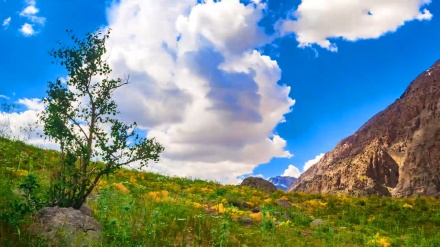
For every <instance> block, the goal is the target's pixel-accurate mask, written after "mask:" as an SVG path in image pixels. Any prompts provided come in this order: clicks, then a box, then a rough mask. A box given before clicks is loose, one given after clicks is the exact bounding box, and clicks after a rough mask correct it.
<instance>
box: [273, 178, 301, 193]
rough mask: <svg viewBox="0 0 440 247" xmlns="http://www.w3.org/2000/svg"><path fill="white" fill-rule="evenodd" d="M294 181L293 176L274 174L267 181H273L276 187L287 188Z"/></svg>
mask: <svg viewBox="0 0 440 247" xmlns="http://www.w3.org/2000/svg"><path fill="white" fill-rule="evenodd" d="M295 181H296V178H295V177H290V176H276V177H271V178H269V182H271V183H273V184H274V185H275V187H277V189H281V190H287V189H289V188H290V186H292V184H293V183H294V182H295Z"/></svg>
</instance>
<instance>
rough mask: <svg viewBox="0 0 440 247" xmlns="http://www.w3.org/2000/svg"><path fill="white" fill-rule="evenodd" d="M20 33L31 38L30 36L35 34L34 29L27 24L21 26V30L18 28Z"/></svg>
mask: <svg viewBox="0 0 440 247" xmlns="http://www.w3.org/2000/svg"><path fill="white" fill-rule="evenodd" d="M20 32H21V33H22V34H23V35H24V36H32V35H34V34H35V30H34V27H33V26H32V25H31V24H29V23H25V24H23V26H21V28H20Z"/></svg>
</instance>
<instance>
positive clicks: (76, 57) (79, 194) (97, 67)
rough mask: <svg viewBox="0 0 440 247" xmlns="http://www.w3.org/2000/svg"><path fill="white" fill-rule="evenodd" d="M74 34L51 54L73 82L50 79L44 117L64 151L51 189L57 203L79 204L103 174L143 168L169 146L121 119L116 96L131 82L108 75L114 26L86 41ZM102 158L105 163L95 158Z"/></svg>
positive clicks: (48, 133)
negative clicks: (108, 46) (130, 166)
mask: <svg viewBox="0 0 440 247" xmlns="http://www.w3.org/2000/svg"><path fill="white" fill-rule="evenodd" d="M68 34H69V35H70V36H71V39H72V41H73V44H74V46H73V47H68V46H63V47H62V48H60V49H56V50H52V51H51V52H50V55H51V56H52V57H53V58H54V59H55V60H57V61H58V62H59V63H60V64H61V65H62V66H64V67H65V68H66V70H67V72H68V80H67V81H65V83H64V82H62V81H61V80H60V79H57V80H56V81H55V82H49V83H48V90H47V97H46V98H44V100H43V101H44V103H45V105H46V109H45V111H44V112H43V113H42V114H41V115H40V120H41V122H42V123H43V124H44V134H45V135H46V136H47V137H49V138H50V139H52V140H54V141H55V142H57V143H58V144H59V145H60V149H61V161H60V168H59V170H58V171H57V172H56V173H55V174H54V176H53V180H52V185H51V189H50V193H49V194H50V196H51V204H52V205H58V206H61V207H74V208H79V207H81V205H82V204H83V203H84V202H85V200H86V198H87V197H88V196H89V195H90V193H91V192H92V191H93V189H94V188H95V186H96V185H97V184H98V183H99V181H100V180H101V178H102V176H104V175H108V174H111V173H113V172H115V171H116V170H117V169H120V168H121V167H122V166H124V165H126V164H129V163H132V162H135V161H137V162H139V164H140V167H142V166H145V165H146V164H147V163H148V161H149V160H153V161H158V159H159V154H160V153H161V152H162V151H163V147H162V146H161V145H160V144H159V143H157V142H156V141H155V140H154V139H146V138H141V137H140V136H139V135H138V134H137V133H136V128H137V125H136V123H131V124H125V123H123V122H121V121H119V120H118V119H117V118H115V116H116V115H117V114H118V113H119V112H118V111H117V105H116V102H115V101H114V100H113V99H112V94H113V92H114V91H115V90H116V89H118V88H120V87H122V86H124V85H127V84H128V83H129V81H128V78H126V79H121V78H117V79H111V78H109V77H108V75H109V74H110V73H111V71H112V70H111V69H110V67H109V65H108V63H107V62H106V60H105V58H103V56H104V55H106V52H107V50H106V46H105V42H106V40H107V39H108V38H109V35H110V30H108V31H107V32H105V33H102V32H101V31H99V30H98V31H97V32H96V33H88V34H87V35H86V37H85V38H84V39H78V38H77V37H76V36H75V35H73V34H72V32H71V31H68ZM108 126H109V129H106V128H105V127H108ZM98 158H99V159H101V160H102V161H103V162H102V163H98V162H95V161H94V160H96V159H98Z"/></svg>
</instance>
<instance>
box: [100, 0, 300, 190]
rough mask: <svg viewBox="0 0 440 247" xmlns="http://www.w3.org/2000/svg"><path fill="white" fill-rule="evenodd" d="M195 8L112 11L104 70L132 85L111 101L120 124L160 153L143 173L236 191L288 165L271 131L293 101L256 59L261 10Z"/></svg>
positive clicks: (227, 5) (132, 4) (268, 66)
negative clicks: (138, 130) (242, 179)
mask: <svg viewBox="0 0 440 247" xmlns="http://www.w3.org/2000/svg"><path fill="white" fill-rule="evenodd" d="M205 2H206V3H203V4H197V5H196V4H195V2H194V1H192V0H182V1H177V2H176V1H171V0H169V1H154V0H122V1H120V2H119V3H115V4H114V5H113V6H112V7H111V8H110V9H109V11H108V20H109V27H110V28H112V30H113V31H112V35H111V36H110V40H109V43H108V46H109V50H110V56H109V60H108V61H109V62H110V64H111V67H112V68H114V74H115V75H119V76H124V75H127V74H129V75H130V80H131V82H132V83H131V84H129V85H127V86H125V87H123V88H121V89H120V90H119V91H118V92H117V93H116V96H115V97H116V99H117V102H118V103H119V105H120V110H121V112H123V118H124V119H126V120H130V121H137V122H138V124H140V125H141V126H142V127H143V128H145V129H147V130H148V131H147V133H148V134H147V135H148V137H149V138H151V137H155V138H156V139H157V140H158V141H159V142H161V143H162V144H163V145H164V146H165V152H164V154H163V155H162V159H161V161H160V163H159V164H150V169H152V170H153V171H159V172H161V173H165V174H169V175H179V176H189V177H199V178H205V179H211V180H217V181H221V182H225V183H236V182H239V179H238V177H239V176H241V175H243V174H251V173H252V171H253V169H254V168H255V167H256V166H257V165H259V164H262V163H267V162H269V161H270V160H271V159H272V158H273V157H290V156H291V154H290V153H289V152H288V151H287V150H285V147H286V141H285V140H284V139H283V138H281V137H280V136H278V135H276V134H274V132H273V130H274V128H275V127H276V126H277V125H278V124H279V123H280V122H283V121H285V120H284V115H285V114H286V113H288V112H290V107H291V106H292V105H293V104H294V101H293V100H292V99H290V98H289V92H290V87H288V86H284V85H278V81H279V80H280V76H281V70H280V68H279V66H278V64H277V62H276V61H274V60H272V59H271V58H269V57H267V56H264V55H262V54H260V53H259V52H258V51H257V50H256V48H258V47H259V46H262V45H264V44H266V43H267V42H270V40H271V39H272V38H271V37H269V36H267V35H266V34H265V32H264V30H263V29H261V28H260V27H259V25H258V22H259V21H260V19H261V18H262V17H263V10H264V7H265V6H264V5H263V4H259V3H258V2H255V4H248V5H245V4H242V3H240V2H239V0H224V1H221V2H214V1H205ZM164 9H166V10H167V11H163V10H164ZM139 23H142V25H139Z"/></svg>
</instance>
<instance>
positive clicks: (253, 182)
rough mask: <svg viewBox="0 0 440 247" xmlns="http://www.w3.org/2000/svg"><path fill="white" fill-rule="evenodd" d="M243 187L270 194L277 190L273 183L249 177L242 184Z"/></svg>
mask: <svg viewBox="0 0 440 247" xmlns="http://www.w3.org/2000/svg"><path fill="white" fill-rule="evenodd" d="M241 186H250V187H252V188H254V189H260V190H265V191H268V192H274V191H276V190H277V188H276V187H275V185H273V183H271V182H269V181H267V180H264V179H262V178H257V177H247V178H245V179H244V180H243V182H241Z"/></svg>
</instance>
